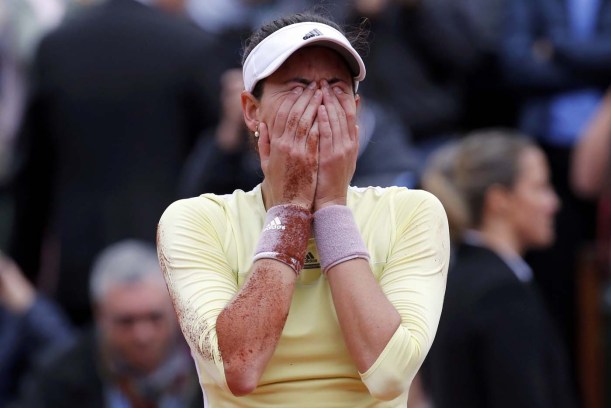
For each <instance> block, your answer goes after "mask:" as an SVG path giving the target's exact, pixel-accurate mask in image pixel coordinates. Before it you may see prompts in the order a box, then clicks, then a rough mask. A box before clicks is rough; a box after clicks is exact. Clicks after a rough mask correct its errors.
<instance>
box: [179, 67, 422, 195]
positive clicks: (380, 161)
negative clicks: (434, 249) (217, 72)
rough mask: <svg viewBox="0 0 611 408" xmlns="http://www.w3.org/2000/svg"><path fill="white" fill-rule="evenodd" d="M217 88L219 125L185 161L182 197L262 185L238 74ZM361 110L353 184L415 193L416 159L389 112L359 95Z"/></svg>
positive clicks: (233, 71) (225, 77) (233, 73)
mask: <svg viewBox="0 0 611 408" xmlns="http://www.w3.org/2000/svg"><path fill="white" fill-rule="evenodd" d="M221 83H222V90H221V106H222V114H221V120H220V122H219V124H218V126H216V127H214V128H212V129H211V130H209V131H208V132H206V133H205V134H204V135H203V136H202V137H201V139H200V140H199V142H198V144H197V146H196V147H195V149H194V150H193V153H192V154H191V156H190V158H189V160H188V161H187V164H186V166H185V172H184V175H183V178H182V182H181V195H182V196H184V197H193V196H196V195H199V194H203V193H214V194H229V193H232V192H233V191H234V190H236V189H241V190H245V191H247V190H250V189H252V188H253V187H255V186H256V185H257V184H259V183H260V182H261V181H262V180H263V173H262V172H261V164H260V162H259V156H258V154H257V153H256V150H255V149H256V146H255V143H256V141H254V137H253V136H252V135H249V134H248V131H247V128H246V126H245V125H244V118H243V114H242V106H241V102H240V98H241V96H240V95H241V93H242V91H243V90H244V83H243V81H242V71H241V70H240V69H230V70H228V71H226V72H225V73H224V74H223V76H222V80H221ZM359 108H360V111H359V142H360V146H359V158H358V161H357V166H356V171H355V173H354V177H353V179H352V182H351V184H352V185H355V186H363V187H366V186H381V187H387V186H390V185H397V184H399V185H404V186H408V187H414V186H415V185H416V183H417V170H418V165H417V159H416V157H415V155H414V153H413V151H412V150H411V149H410V146H409V145H408V143H407V140H408V139H409V137H408V135H409V133H407V132H406V131H405V129H404V128H403V125H402V123H401V121H400V120H399V119H398V118H397V116H396V115H394V114H393V112H392V110H389V109H387V108H385V107H383V106H382V105H380V104H378V103H376V102H374V101H373V100H371V99H369V98H367V97H363V95H361V104H360V107H359Z"/></svg>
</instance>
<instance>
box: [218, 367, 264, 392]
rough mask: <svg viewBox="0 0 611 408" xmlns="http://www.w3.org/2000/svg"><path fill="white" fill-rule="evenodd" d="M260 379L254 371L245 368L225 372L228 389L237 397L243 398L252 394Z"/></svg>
mask: <svg viewBox="0 0 611 408" xmlns="http://www.w3.org/2000/svg"><path fill="white" fill-rule="evenodd" d="M259 377H260V376H259V375H257V373H255V372H254V371H253V370H251V369H250V370H249V369H247V368H245V367H244V368H243V369H240V370H231V369H230V370H225V380H226V381H227V387H228V388H229V391H231V393H232V394H233V395H234V396H236V397H243V396H245V395H248V394H250V393H252V392H253V391H254V390H255V389H256V388H257V385H258V384H259Z"/></svg>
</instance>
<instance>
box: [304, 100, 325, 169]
mask: <svg viewBox="0 0 611 408" xmlns="http://www.w3.org/2000/svg"><path fill="white" fill-rule="evenodd" d="M321 108H323V109H324V106H322V105H319V107H318V112H317V113H318V114H319V115H320V109H321ZM319 143H320V118H319V119H318V120H317V121H315V122H314V123H313V124H312V127H311V128H310V132H309V133H308V139H307V141H306V152H307V155H308V157H314V158H315V160H316V161H318V145H319Z"/></svg>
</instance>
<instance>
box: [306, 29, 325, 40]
mask: <svg viewBox="0 0 611 408" xmlns="http://www.w3.org/2000/svg"><path fill="white" fill-rule="evenodd" d="M321 35H322V32H320V30H319V29H318V28H315V29H313V30H312V31H310V32H309V33H307V34H306V35H304V36H303V39H304V40H307V39H310V38H312V37H318V36H321Z"/></svg>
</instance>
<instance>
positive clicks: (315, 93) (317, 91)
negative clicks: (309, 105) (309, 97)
mask: <svg viewBox="0 0 611 408" xmlns="http://www.w3.org/2000/svg"><path fill="white" fill-rule="evenodd" d="M321 95H322V92H321V91H320V89H317V90H316V92H314V97H315V98H319V97H320V96H321Z"/></svg>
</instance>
